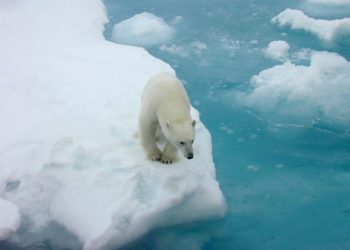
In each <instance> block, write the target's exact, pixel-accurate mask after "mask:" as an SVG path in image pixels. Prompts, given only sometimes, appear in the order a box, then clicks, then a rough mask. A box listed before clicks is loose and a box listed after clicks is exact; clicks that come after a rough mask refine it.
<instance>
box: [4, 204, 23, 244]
mask: <svg viewBox="0 0 350 250" xmlns="http://www.w3.org/2000/svg"><path fill="white" fill-rule="evenodd" d="M19 225H20V215H19V211H18V208H17V206H16V205H14V204H13V203H11V202H8V201H6V200H3V199H1V198H0V241H1V240H5V239H7V238H8V237H9V236H10V235H11V234H12V233H13V232H16V231H17V229H18V228H19Z"/></svg>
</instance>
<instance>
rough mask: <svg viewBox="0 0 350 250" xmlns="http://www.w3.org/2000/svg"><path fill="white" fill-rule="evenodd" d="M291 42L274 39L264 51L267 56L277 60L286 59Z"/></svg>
mask: <svg viewBox="0 0 350 250" xmlns="http://www.w3.org/2000/svg"><path fill="white" fill-rule="evenodd" d="M288 50H289V44H288V43H287V42H286V41H281V40H279V41H272V42H270V43H269V45H268V46H267V48H266V49H265V50H264V53H265V55H266V56H267V57H270V58H272V59H275V60H279V61H285V60H286V59H287V58H288Z"/></svg>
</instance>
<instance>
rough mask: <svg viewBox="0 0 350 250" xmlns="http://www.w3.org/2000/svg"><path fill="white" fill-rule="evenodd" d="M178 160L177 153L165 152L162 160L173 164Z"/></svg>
mask: <svg viewBox="0 0 350 250" xmlns="http://www.w3.org/2000/svg"><path fill="white" fill-rule="evenodd" d="M176 160H177V158H176V156H175V155H169V154H163V155H162V157H161V159H160V161H161V162H162V163H164V164H171V163H174V162H175V161H176Z"/></svg>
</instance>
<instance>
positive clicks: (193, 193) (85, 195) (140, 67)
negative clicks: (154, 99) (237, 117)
mask: <svg viewBox="0 0 350 250" xmlns="http://www.w3.org/2000/svg"><path fill="white" fill-rule="evenodd" d="M0 16H1V19H0V36H1V46H0V55H1V57H0V93H1V94H0V116H1V119H0V127H1V130H0V138H1V140H0V173H1V175H0V197H2V198H4V199H6V200H8V201H10V202H12V203H14V204H15V205H16V206H17V207H18V208H19V210H20V213H21V215H23V216H26V217H27V218H28V219H29V225H26V227H25V228H27V230H29V231H30V232H34V233H35V232H39V230H40V229H42V228H43V227H45V226H48V225H49V224H48V222H49V221H50V220H54V221H56V222H57V223H59V224H61V225H63V226H64V227H65V228H67V229H68V230H69V231H70V232H72V233H73V234H75V235H77V236H78V237H79V239H80V240H81V241H82V242H83V244H84V247H85V248H86V249H101V248H104V247H106V246H111V247H114V248H116V247H118V246H121V245H123V244H125V243H127V242H129V241H131V240H133V239H135V238H137V237H140V236H141V235H143V234H144V233H146V232H147V231H148V230H150V229H152V228H155V227H158V226H164V225H171V224H178V223H182V222H188V221H192V220H199V219H206V218H213V217H219V216H223V215H224V213H225V208H226V207H225V201H224V198H223V195H222V193H221V191H220V188H219V185H218V183H217V181H216V180H215V168H214V164H213V160H212V155H211V154H212V153H211V140H210V135H209V133H208V131H207V129H206V128H205V127H204V126H203V125H202V124H201V122H200V121H199V122H198V127H197V136H196V140H195V145H194V148H195V149H194V150H195V158H194V159H193V160H191V161H188V160H185V159H182V160H181V161H180V162H179V163H177V164H173V165H171V166H164V165H162V164H160V163H153V162H150V161H148V160H146V159H145V156H144V153H143V152H142V150H141V148H140V146H139V143H138V140H137V138H135V136H134V134H135V132H136V128H137V125H136V124H137V114H138V110H139V105H140V94H141V91H142V88H143V86H144V84H145V82H146V81H147V80H148V79H149V78H150V77H151V76H152V75H154V74H156V73H159V72H163V71H167V72H173V70H172V69H171V68H170V67H169V66H168V65H167V64H165V63H163V62H161V61H160V60H158V59H156V58H154V57H152V56H150V55H149V54H148V53H147V52H146V51H145V50H144V49H141V48H136V47H128V46H123V45H118V44H114V43H110V42H107V41H105V40H104V38H103V36H102V32H103V24H104V23H105V21H106V14H105V13H104V7H103V5H102V4H101V2H100V1H99V0H76V1H70V0H51V1H46V0H32V1H2V2H0ZM19 17H20V18H19ZM23 20H25V21H23ZM193 113H194V116H195V117H196V118H197V119H198V115H197V114H196V112H195V111H193ZM3 216H4V213H3V211H2V210H1V209H0V220H1V219H3ZM14 230H15V229H14ZM24 230H25V229H24ZM37 230H38V231H37ZM47 230H50V228H48V229H47ZM21 234H23V235H24V236H23V237H22V238H21ZM21 234H19V235H18V237H19V239H22V241H24V240H25V239H26V237H25V235H26V232H25V231H24V232H21Z"/></svg>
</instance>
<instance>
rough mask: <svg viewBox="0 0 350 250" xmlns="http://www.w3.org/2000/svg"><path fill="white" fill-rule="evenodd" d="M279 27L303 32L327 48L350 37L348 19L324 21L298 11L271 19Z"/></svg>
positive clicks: (286, 11)
mask: <svg viewBox="0 0 350 250" xmlns="http://www.w3.org/2000/svg"><path fill="white" fill-rule="evenodd" d="M271 21H272V22H273V23H276V24H277V25H278V26H280V27H290V28H291V29H294V30H304V31H306V32H310V33H312V34H314V35H316V36H317V37H318V38H319V39H320V40H321V41H322V42H324V43H325V44H326V45H327V46H333V45H334V44H336V43H337V42H338V40H343V39H346V38H349V37H350V18H343V19H335V20H324V19H314V18H311V17H308V16H307V15H305V14H304V13H303V12H302V11H300V10H294V9H286V10H284V11H282V12H281V13H279V14H278V15H277V16H275V17H274V18H272V20H271Z"/></svg>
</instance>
